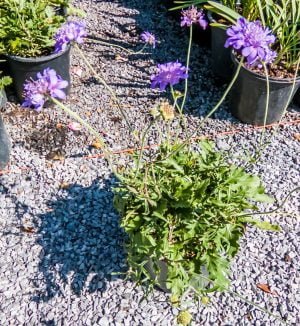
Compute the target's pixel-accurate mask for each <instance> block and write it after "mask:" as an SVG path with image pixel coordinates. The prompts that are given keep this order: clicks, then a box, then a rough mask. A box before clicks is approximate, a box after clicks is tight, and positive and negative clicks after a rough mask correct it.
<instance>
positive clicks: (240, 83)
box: [229, 54, 300, 126]
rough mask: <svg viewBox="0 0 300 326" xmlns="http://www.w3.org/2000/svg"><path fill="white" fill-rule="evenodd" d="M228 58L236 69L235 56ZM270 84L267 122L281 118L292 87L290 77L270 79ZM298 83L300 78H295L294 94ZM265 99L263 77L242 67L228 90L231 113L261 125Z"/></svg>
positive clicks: (265, 92) (264, 79)
mask: <svg viewBox="0 0 300 326" xmlns="http://www.w3.org/2000/svg"><path fill="white" fill-rule="evenodd" d="M231 58H232V61H233V63H234V65H235V68H237V67H238V61H237V58H236V57H235V55H234V54H232V56H231ZM269 85H270V97H269V109H268V116H267V119H266V123H267V124H271V123H275V122H278V121H279V120H280V119H281V116H282V114H283V113H284V108H285V107H286V105H287V101H288V98H289V96H290V93H291V91H292V88H293V80H292V79H279V78H278V79H277V78H269ZM299 86H300V77H298V79H297V80H296V84H295V88H294V90H293V94H295V93H296V91H297V89H298V88H299ZM266 98H267V81H266V78H265V77H264V76H261V75H259V74H257V73H254V72H253V71H251V70H249V69H247V68H245V67H244V66H242V67H241V70H240V73H239V76H238V78H237V80H236V82H235V83H234V85H233V88H232V90H231V92H230V97H229V107H230V110H231V112H232V114H233V115H234V116H235V117H237V118H238V119H239V120H241V121H242V122H245V123H250V124H253V125H257V126H262V125H263V124H264V116H265V111H266Z"/></svg>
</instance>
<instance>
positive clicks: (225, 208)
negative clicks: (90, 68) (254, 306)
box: [24, 39, 279, 321]
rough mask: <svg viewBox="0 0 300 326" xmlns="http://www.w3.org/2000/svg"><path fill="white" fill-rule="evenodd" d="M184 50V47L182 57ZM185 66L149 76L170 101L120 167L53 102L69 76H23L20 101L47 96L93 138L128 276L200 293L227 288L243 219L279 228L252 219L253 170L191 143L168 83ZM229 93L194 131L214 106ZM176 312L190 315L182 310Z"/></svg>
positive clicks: (39, 101) (261, 195) (257, 194)
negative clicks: (177, 126)
mask: <svg viewBox="0 0 300 326" xmlns="http://www.w3.org/2000/svg"><path fill="white" fill-rule="evenodd" d="M152 41H153V39H152ZM152 41H151V42H152ZM189 56H190V47H189V49H188V56H187V62H189V59H190V57H189ZM187 66H188V65H187ZM187 66H184V65H182V64H181V63H180V62H178V61H176V62H168V63H165V64H159V65H158V67H157V73H155V74H154V75H152V76H151V87H152V88H159V89H160V91H164V90H165V89H166V88H167V87H168V86H170V88H171V94H172V97H173V103H172V104H170V103H169V102H166V101H163V102H161V103H158V105H157V106H156V107H154V108H153V109H152V110H151V115H152V120H151V123H150V124H149V126H147V127H146V128H145V129H144V131H142V132H141V134H137V133H136V132H133V136H134V137H135V139H136V140H140V142H139V143H138V148H139V150H138V151H137V153H135V154H133V155H132V157H133V159H134V160H133V161H132V162H130V163H129V166H130V167H129V168H127V169H125V170H124V168H120V167H119V168H118V167H117V166H115V165H114V164H113V163H114V162H113V155H111V152H110V150H109V148H108V147H107V145H106V143H105V141H103V139H102V137H101V136H100V135H99V133H97V131H95V130H94V129H93V128H92V127H91V126H90V125H89V124H88V123H87V122H86V121H85V120H83V119H81V118H80V117H79V116H78V114H76V113H75V112H73V111H72V110H70V109H69V108H68V107H66V106H65V105H64V104H63V103H61V102H60V101H59V100H58V99H63V98H64V97H65V94H64V92H63V90H62V89H63V88H64V86H65V84H66V83H67V81H64V80H62V78H61V77H60V76H58V75H57V74H56V72H55V71H54V70H52V69H46V70H44V71H43V72H40V73H39V74H37V76H36V78H35V79H33V80H29V81H27V82H26V86H25V90H26V92H25V95H26V97H25V103H24V105H26V106H28V107H34V108H35V109H37V110H41V109H42V108H43V106H44V104H45V103H46V102H47V101H53V102H54V103H55V104H56V105H57V106H58V107H59V108H61V109H63V110H64V111H65V112H66V113H67V114H68V115H70V116H71V117H73V118H75V119H77V121H78V122H79V123H81V124H82V125H84V126H85V127H86V128H87V129H88V130H89V131H90V132H91V133H92V134H93V135H94V136H95V137H96V138H97V139H98V140H99V143H100V145H101V147H102V149H103V154H104V157H105V158H107V160H108V163H109V164H110V167H111V168H112V171H113V173H114V174H115V177H116V178H117V180H118V182H117V184H116V186H115V188H114V192H115V196H114V203H115V207H116V208H117V210H118V211H119V212H120V214H121V219H122V220H121V224H122V226H123V228H124V229H125V231H126V233H127V238H128V242H127V254H128V263H129V266H130V271H129V274H130V275H133V276H135V279H136V280H137V281H138V282H139V283H144V281H145V280H146V281H150V284H158V285H159V286H161V287H162V288H163V289H165V290H167V291H171V292H172V293H173V294H174V295H175V296H178V297H181V296H183V295H184V294H185V293H186V292H188V291H189V290H192V291H194V292H195V293H196V294H201V293H203V292H205V291H213V290H216V289H225V288H226V287H227V285H228V279H227V273H228V269H229V265H230V260H231V259H232V257H233V256H234V255H235V254H236V252H237V251H238V247H239V239H240V237H241V236H242V235H243V234H244V232H245V224H246V223H251V224H254V225H256V226H258V227H261V228H263V229H267V230H278V229H279V228H278V227H277V226H274V225H271V224H270V223H268V222H260V221H259V220H256V219H254V218H252V217H251V212H249V211H248V210H249V209H250V210H252V209H255V208H256V206H255V203H254V201H258V202H259V201H261V202H263V201H271V200H272V199H271V198H270V197H269V196H267V195H266V194H265V191H264V188H263V186H262V183H261V181H260V180H259V178H258V177H257V176H254V175H251V174H249V173H247V172H246V171H245V169H244V168H242V167H239V166H237V165H234V164H233V163H232V162H231V160H230V158H229V157H228V156H227V154H226V153H222V152H218V151H216V150H215V148H214V146H213V145H212V144H211V143H210V142H208V141H202V142H200V143H199V144H198V145H197V144H196V145H195V144H194V145H193V144H192V139H193V137H194V136H195V134H194V131H193V132H192V133H190V132H189V129H188V126H187V125H186V122H185V119H184V115H183V109H184V107H183V106H184V104H185V99H186V93H187V83H185V91H184V94H181V93H180V92H178V91H175V90H174V89H173V87H174V85H176V84H177V83H179V82H180V81H181V80H185V81H186V80H187V78H188V72H189V69H188V67H187ZM235 78H236V76H235ZM41 84H42V85H43V86H44V87H40V85H41ZM106 88H107V89H108V90H109V91H111V89H110V87H109V86H106ZM228 91H229V89H227V90H226V91H225V94H224V96H223V97H222V99H221V100H220V101H219V102H218V104H217V105H216V106H215V107H214V108H213V109H212V110H211V112H210V113H209V114H208V116H207V117H206V118H205V119H203V120H202V122H201V124H200V125H199V126H198V129H197V130H200V128H202V126H203V124H204V123H205V122H206V119H207V118H208V117H209V116H210V115H211V114H213V113H214V112H215V111H216V110H217V109H218V107H219V106H220V105H221V103H222V101H223V100H224V98H225V96H226V95H227V94H228ZM175 114H178V115H179V118H180V120H181V121H180V122H181V123H182V124H181V125H183V126H184V133H185V135H186V136H185V137H184V139H183V140H181V139H180V138H179V133H180V131H179V132H178V133H176V132H177V130H176V132H175V134H174V133H173V134H172V133H171V129H170V128H169V127H170V122H171V121H172V120H173V119H174V116H175ZM160 120H164V122H165V124H166V126H165V127H166V128H164V127H163V129H162V130H159V133H160V137H161V139H162V140H163V141H162V143H161V145H160V146H158V148H157V150H155V151H153V150H150V151H149V150H147V149H146V148H145V144H146V141H147V137H148V133H149V132H150V130H152V128H153V127H154V126H156V125H157V123H158V122H161V121H160ZM164 130H167V132H164ZM180 317H182V318H183V317H187V318H184V320H186V321H187V320H189V316H188V315H187V314H185V315H181V316H180Z"/></svg>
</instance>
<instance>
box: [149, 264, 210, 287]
mask: <svg viewBox="0 0 300 326" xmlns="http://www.w3.org/2000/svg"><path fill="white" fill-rule="evenodd" d="M156 264H157V267H158V268H159V271H160V273H159V274H158V275H156V273H155V269H154V262H153V260H152V259H151V258H149V260H148V262H147V263H146V264H145V269H146V270H147V271H148V273H149V274H150V276H151V278H152V279H153V280H155V279H156V282H157V287H158V288H159V289H161V290H162V291H164V292H166V293H171V291H170V290H169V289H168V288H167V278H168V264H167V263H166V262H165V261H162V260H158V261H157V262H156ZM201 270H202V275H203V276H205V277H206V278H208V277H209V274H208V272H207V269H206V268H205V267H204V266H202V268H201ZM193 281H194V282H195V280H193ZM208 285H209V282H208V281H206V280H204V279H203V278H202V279H201V277H198V278H197V286H198V287H199V288H205V287H207V286H208Z"/></svg>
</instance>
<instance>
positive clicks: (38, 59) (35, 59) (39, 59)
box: [4, 43, 71, 63]
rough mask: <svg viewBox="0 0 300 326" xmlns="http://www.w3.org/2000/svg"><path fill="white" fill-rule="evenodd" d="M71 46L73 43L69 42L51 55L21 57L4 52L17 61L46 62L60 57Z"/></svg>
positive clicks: (6, 55)
mask: <svg viewBox="0 0 300 326" xmlns="http://www.w3.org/2000/svg"><path fill="white" fill-rule="evenodd" d="M70 48H71V44H70V43H68V44H67V46H66V48H65V49H64V50H63V51H60V52H57V53H51V54H49V55H43V56H40V57H29V58H27V57H21V56H18V55H10V54H4V56H5V57H7V58H9V59H11V60H15V61H19V62H24V63H32V62H36V63H39V62H44V61H50V60H52V59H55V58H57V57H60V56H61V55H63V54H65V53H66V52H68V51H69V50H70Z"/></svg>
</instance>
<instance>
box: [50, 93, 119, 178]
mask: <svg viewBox="0 0 300 326" xmlns="http://www.w3.org/2000/svg"><path fill="white" fill-rule="evenodd" d="M50 100H51V101H52V102H53V103H54V104H56V105H57V106H59V107H60V108H61V109H62V110H63V111H65V112H66V113H67V114H68V115H69V116H71V117H72V118H74V119H75V120H77V121H78V122H79V123H80V124H82V125H83V126H84V127H85V128H86V129H87V130H88V131H89V132H90V133H91V134H92V135H93V136H95V137H96V139H97V140H98V141H99V143H100V145H101V147H102V150H103V154H104V157H105V159H106V160H107V161H108V163H109V165H110V167H111V169H112V170H113V172H114V173H116V175H118V173H117V172H116V170H115V168H114V166H113V164H112V160H111V157H112V152H111V151H110V150H109V149H107V146H106V144H105V143H104V141H103V139H102V137H101V136H100V134H99V133H98V132H97V131H96V130H95V129H94V128H93V127H92V126H91V125H90V124H89V123H88V122H86V121H85V120H83V119H82V118H81V117H80V116H79V115H78V114H77V113H76V112H74V111H72V110H71V109H69V108H68V107H67V106H65V105H64V104H62V103H61V102H60V101H58V100H57V99H56V98H53V97H50Z"/></svg>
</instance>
